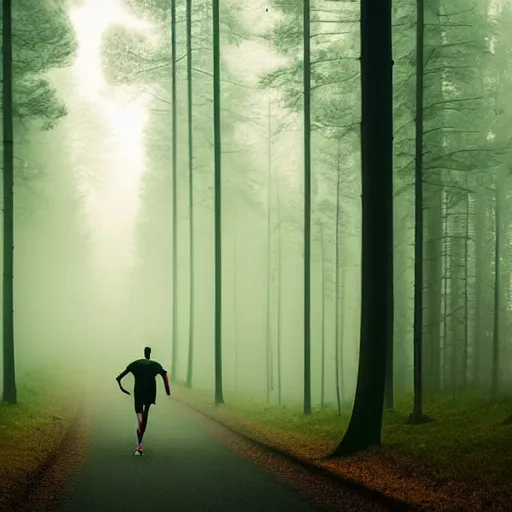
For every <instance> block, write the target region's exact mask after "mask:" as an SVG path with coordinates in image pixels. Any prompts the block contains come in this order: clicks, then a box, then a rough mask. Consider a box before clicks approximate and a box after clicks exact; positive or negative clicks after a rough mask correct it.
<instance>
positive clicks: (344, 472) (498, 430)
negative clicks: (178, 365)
mask: <svg viewBox="0 0 512 512" xmlns="http://www.w3.org/2000/svg"><path fill="white" fill-rule="evenodd" d="M173 394H174V396H175V397H176V399H177V400H180V401H182V402H183V403H185V404H187V405H190V406H192V407H193V408H195V409H196V410H199V411H200V412H201V413H203V414H205V415H207V416H208V417H210V418H212V419H214V420H216V421H220V422H222V423H223V424H224V425H226V426H228V427H229V428H231V429H233V430H234V431H235V432H239V433H241V434H242V435H245V436H247V437H249V438H252V439H254V440H256V441H257V442H260V443H263V444H266V445H268V446H270V447H273V448H275V449H277V450H279V451H281V452H283V453H287V454H289V455H291V456H292V457H296V458H298V459H301V460H303V461H306V462H307V463H308V464H313V465H315V466H317V467H319V468H322V469H323V470H326V471H328V472H330V473H331V474H332V475H335V476H337V477H338V478H340V479H341V480H343V481H346V482H349V483H351V484H353V485H354V486H355V487H356V488H357V486H364V487H366V488H369V489H372V490H374V491H376V492H378V493H381V494H382V495H385V496H388V497H390V498H393V499H396V500H398V501H400V502H402V503H403V502H406V503H409V504H410V506H411V510H413V509H422V510H443V511H464V510H465V511H467V510H471V511H475V512H476V511H480V510H481V511H484V510H485V511H489V512H491V511H496V512H498V511H507V510H510V499H511V498H512V489H511V488H510V478H511V475H512V453H511V451H512V450H511V449H510V447H512V427H511V425H506V424H503V420H505V419H506V417H507V416H508V415H509V414H510V410H511V409H512V403H510V400H506V399H503V400H498V401H494V402H490V401H489V400H485V399H477V398H475V397H471V398H468V399H465V400H459V401H458V402H457V403H454V402H453V401H450V399H449V398H447V397H441V398H439V397H438V398H437V399H435V400H433V401H432V402H431V403H429V405H428V408H429V409H428V410H429V413H431V414H433V415H434V417H435V418H436V421H435V422H432V423H428V424H424V425H415V426H413V425H406V424H405V420H406V418H407V414H406V413H407V412H408V404H407V403H403V404H397V407H396V409H395V410H394V411H387V412H386V415H385V416H386V418H385V426H384V429H383V445H382V446H381V447H375V448H372V449H370V450H368V451H366V452H364V453H361V454H359V455H356V456H353V457H347V458H344V459H338V460H322V457H324V456H326V455H327V454H329V453H330V452H331V451H332V450H333V448H334V447H335V446H336V444H337V443H338V442H339V440H340V439H341V436H342V434H343V431H344V428H345V426H346V423H347V421H348V414H349V413H348V414H342V417H341V418H340V416H338V414H337V412H336V411H330V410H317V411H314V412H313V414H312V415H311V416H309V417H304V416H303V415H302V414H301V412H300V410H297V409H293V408H286V407H278V406H268V405H266V404H261V403H257V402H254V401H247V400H245V401H244V400H241V399H240V398H237V397H234V396H229V395H228V397H227V399H226V404H224V405H221V406H214V405H212V402H211V396H210V394H207V393H202V392H196V391H191V390H188V389H186V388H181V387H176V386H175V388H174V391H173ZM507 447H508V448H507Z"/></svg>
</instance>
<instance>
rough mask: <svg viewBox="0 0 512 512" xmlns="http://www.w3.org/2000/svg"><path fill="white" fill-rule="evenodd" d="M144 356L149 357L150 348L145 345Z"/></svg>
mask: <svg viewBox="0 0 512 512" xmlns="http://www.w3.org/2000/svg"><path fill="white" fill-rule="evenodd" d="M144 357H145V358H146V359H149V358H150V357H151V348H150V347H145V348H144Z"/></svg>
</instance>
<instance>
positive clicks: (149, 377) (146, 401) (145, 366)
mask: <svg viewBox="0 0 512 512" xmlns="http://www.w3.org/2000/svg"><path fill="white" fill-rule="evenodd" d="M150 356H151V348H149V347H146V348H145V349H144V357H145V359H137V361H133V363H130V364H129V365H128V366H127V367H126V370H125V371H124V372H123V373H121V374H120V375H119V376H118V377H116V380H117V383H118V384H119V387H120V388H121V391H122V392H123V393H126V394H127V395H129V394H130V393H129V392H128V391H126V389H124V388H123V386H122V385H121V379H122V378H123V377H125V376H126V375H127V374H128V373H130V372H131V373H133V377H134V378H135V386H134V389H133V398H134V402H135V414H136V415H137V422H138V428H137V443H138V444H137V449H136V450H135V455H144V448H143V447H142V438H143V437H144V432H145V431H146V426H147V424H148V415H149V408H150V406H151V404H154V403H156V402H155V399H156V380H155V377H156V376H157V375H161V376H162V379H163V381H164V385H165V392H166V393H167V396H171V388H170V386H169V378H168V376H167V372H166V371H165V370H164V369H163V368H162V365H161V364H160V363H157V362H156V361H152V360H151V359H149V358H150Z"/></svg>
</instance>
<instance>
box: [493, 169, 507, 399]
mask: <svg viewBox="0 0 512 512" xmlns="http://www.w3.org/2000/svg"><path fill="white" fill-rule="evenodd" d="M503 174H504V173H503V170H502V169H497V170H496V180H495V184H494V231H495V234H494V286H493V288H494V310H493V333H492V366H491V393H492V394H493V395H496V394H497V393H498V391H499V387H500V381H499V377H500V371H499V370H500V364H499V362H500V327H501V307H502V306H501V245H502V242H501V232H502V220H501V216H502V212H501V210H502V208H503V205H502V194H503V188H504V177H503Z"/></svg>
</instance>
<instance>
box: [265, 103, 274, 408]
mask: <svg viewBox="0 0 512 512" xmlns="http://www.w3.org/2000/svg"><path fill="white" fill-rule="evenodd" d="M271 115H272V111H271V104H270V97H269V99H268V116H267V123H268V132H267V297H266V306H267V311H266V318H265V322H266V329H265V336H266V359H265V361H266V380H267V403H268V402H270V392H271V390H272V387H273V386H272V371H273V364H272V323H271V304H270V290H271V280H272V267H271V248H272V247H271V243H272V223H271V222H272V125H271V119H272V117H271Z"/></svg>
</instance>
